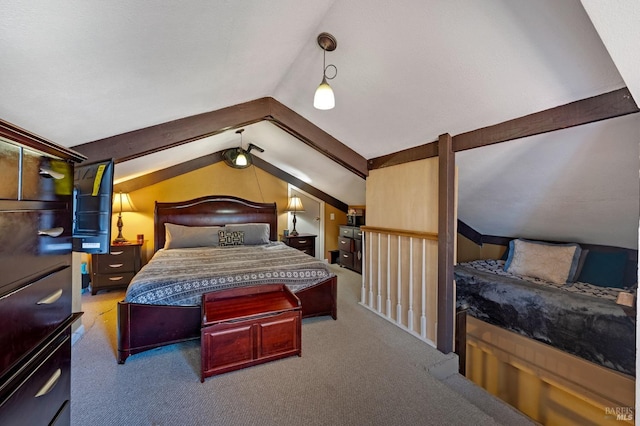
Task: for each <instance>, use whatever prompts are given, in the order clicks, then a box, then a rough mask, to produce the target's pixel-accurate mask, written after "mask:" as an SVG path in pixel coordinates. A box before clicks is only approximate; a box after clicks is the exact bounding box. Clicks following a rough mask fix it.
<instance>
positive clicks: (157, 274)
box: [117, 196, 337, 364]
mask: <svg viewBox="0 0 640 426" xmlns="http://www.w3.org/2000/svg"><path fill="white" fill-rule="evenodd" d="M277 215H278V212H277V209H276V204H275V203H255V202H251V201H248V200H243V199H240V198H236V197H231V196H209V197H201V198H197V199H193V200H188V201H183V202H175V203H162V202H156V206H155V214H154V234H155V235H154V253H155V254H154V256H153V258H152V259H151V260H150V262H149V263H148V264H147V265H145V267H144V268H143V269H142V270H141V271H140V272H139V273H138V274H137V275H136V277H134V279H133V280H132V283H131V284H130V286H129V288H128V289H127V295H126V297H125V300H123V301H121V302H119V303H118V354H117V359H118V363H120V364H123V363H124V362H125V360H126V359H127V358H128V357H129V356H130V355H132V354H136V353H140V352H143V351H146V350H149V349H153V348H157V347H160V346H164V345H169V344H173V343H178V342H182V341H186V340H191V339H197V338H199V337H200V323H201V307H200V306H199V300H200V298H201V294H202V293H203V292H207V291H213V290H214V289H221V288H229V286H241V285H254V284H261V283H266V282H271V283H274V282H278V283H281V282H282V283H285V284H287V286H289V288H291V289H292V290H293V291H294V292H295V294H296V296H297V297H298V298H299V299H300V301H301V303H302V316H303V317H304V318H307V317H313V316H325V315H330V316H331V317H332V318H333V319H337V278H336V276H335V275H334V274H331V273H322V272H320V271H321V269H322V268H321V267H320V265H318V264H322V262H320V261H316V260H314V259H313V258H311V257H310V256H308V255H306V254H304V253H302V252H299V251H298V250H296V249H293V248H291V247H288V246H284V245H283V244H282V243H280V242H277ZM165 224H169V225H167V226H169V227H172V228H171V229H173V230H178V231H180V232H182V231H183V230H185V229H187V230H189V231H192V230H196V229H203V230H205V231H206V230H207V229H208V228H211V230H213V232H216V236H217V235H218V234H217V233H218V230H217V228H213V227H223V228H221V229H224V230H226V233H223V234H220V237H221V238H223V240H221V241H220V244H221V245H228V247H224V248H220V247H213V248H212V247H180V245H179V244H178V248H176V249H173V248H170V249H167V250H165V249H164V247H165V243H167V241H166V235H167V234H166V232H165ZM247 224H248V225H247ZM258 224H268V225H269V226H268V240H269V241H265V243H266V244H261V245H260V246H259V247H258V246H256V247H246V249H247V251H251V254H250V255H246V254H244V253H243V247H241V246H238V245H236V243H237V241H235V242H234V240H233V238H236V237H238V235H239V236H240V238H246V237H247V236H248V234H246V233H242V232H240V233H238V232H236V231H234V230H235V229H240V228H238V227H244V228H242V229H247V228H246V226H250V227H253V228H251V229H254V228H259V225H258ZM253 225H255V226H253ZM186 227H189V228H186ZM232 231H234V232H232ZM250 232H253V231H250ZM175 235H176V234H174V236H175ZM252 235H253V234H252ZM169 236H170V237H171V234H169ZM232 237H233V238H232ZM260 238H262V237H260ZM176 241H178V240H177V239H176V238H174V239H173V240H171V241H170V242H169V244H168V245H171V244H174V243H175V242H176ZM223 243H225V244H223ZM174 245H175V244H174ZM261 250H262V251H261ZM249 257H251V258H253V259H254V260H256V259H257V260H262V265H260V267H258V266H254V268H257V269H255V270H253V272H249V271H245V272H246V273H242V272H238V271H241V270H242V268H244V267H246V265H249V263H248V262H249V259H248V258H249ZM276 258H284V259H285V262H288V263H287V264H286V265H285V267H284V268H285V269H286V272H283V270H282V269H273V270H272V271H271V270H266V269H264V268H262V267H263V266H264V265H266V264H270V263H273V264H274V265H276V264H277V263H278V262H277V261H276ZM211 259H217V260H218V261H219V262H218V266H213V263H214V262H213V261H212V260H211ZM265 259H266V260H265ZM286 259H288V260H286ZM296 259H297V260H296ZM225 261H227V263H235V264H237V265H235V266H236V267H238V268H240V270H238V269H236V270H235V272H232V271H231V270H229V269H228V268H227V266H226V264H225V265H223V263H224V262H225ZM229 261H230V262H229ZM296 261H300V262H301V266H294V265H293V262H296ZM163 262H164V264H166V265H169V266H168V267H170V268H174V269H173V270H174V273H164V275H165V278H166V277H167V276H175V277H179V279H178V280H166V279H165V280H164V281H165V283H164V284H167V285H169V286H172V287H169V290H168V291H167V290H166V289H165V290H160V291H158V290H157V289H153V288H152V287H147V288H146V289H143V290H140V291H139V290H135V289H136V288H138V287H137V286H138V285H140V284H141V283H142V284H143V285H144V283H145V279H147V278H149V279H150V281H152V283H151V284H154V283H153V281H157V282H158V283H160V282H161V281H163V280H162V279H161V275H163V273H162V268H163V267H164V266H163ZM220 262H222V263H220ZM254 263H255V262H254ZM166 265H165V266H166ZM171 265H173V266H171ZM221 265H222V266H221ZM176 268H177V269H176ZM261 268H262V269H261ZM274 268H275V266H274ZM279 268H281V267H279ZM185 271H191V272H192V273H193V274H195V275H193V274H191V272H190V273H189V274H187V273H186V272H185ZM221 271H222V272H221ZM183 273H184V275H185V276H186V275H190V276H191V278H189V279H191V281H185V282H186V284H184V285H183V284H181V281H180V280H182V279H183V276H182V275H183ZM209 273H211V274H212V275H211V276H210V277H208V276H207V274H209ZM216 274H217V275H216ZM294 275H296V276H295V277H294ZM298 275H300V278H299V279H298ZM303 276H304V277H303ZM185 279H187V278H185ZM194 280H195V281H194ZM203 282H206V283H207V285H201V284H202V283H203ZM221 282H222V286H220V284H221ZM194 283H198V284H197V286H198V287H200V289H199V290H198V291H199V292H195V291H194V289H193V287H194V286H195V285H194ZM134 284H135V286H134ZM213 284H216V285H215V286H214V285H213ZM185 287H188V290H189V291H181V293H184V294H180V295H176V294H175V293H177V292H176V291H175V289H176V288H178V289H181V290H184V288H185ZM167 293H170V294H171V297H165V296H166V294H167ZM178 293H180V292H178ZM158 294H160V295H162V297H157V295H158ZM173 296H176V297H173Z"/></svg>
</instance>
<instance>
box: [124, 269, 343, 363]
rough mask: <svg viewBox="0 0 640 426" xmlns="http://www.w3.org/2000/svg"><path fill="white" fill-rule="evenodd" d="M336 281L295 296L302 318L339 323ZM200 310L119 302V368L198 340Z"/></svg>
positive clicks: (303, 291)
mask: <svg viewBox="0 0 640 426" xmlns="http://www.w3.org/2000/svg"><path fill="white" fill-rule="evenodd" d="M337 290H338V278H337V277H335V276H334V277H331V278H330V279H328V280H327V281H324V282H322V283H320V284H318V285H315V286H313V287H310V288H308V289H305V290H301V291H299V292H298V293H296V296H298V298H299V299H300V302H301V304H302V317H303V318H308V317H317V316H325V315H331V317H332V318H333V319H334V320H335V319H338V310H337ZM201 315H202V314H201V308H200V306H159V305H144V304H139V303H126V302H118V364H124V362H125V361H126V359H127V358H128V357H129V356H130V355H133V354H137V353H140V352H144V351H147V350H149V349H154V348H158V347H161V346H166V345H171V344H174V343H180V342H185V341H187V340H194V339H199V338H200V326H201V321H202V317H201Z"/></svg>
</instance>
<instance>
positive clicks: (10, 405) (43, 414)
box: [0, 332, 71, 425]
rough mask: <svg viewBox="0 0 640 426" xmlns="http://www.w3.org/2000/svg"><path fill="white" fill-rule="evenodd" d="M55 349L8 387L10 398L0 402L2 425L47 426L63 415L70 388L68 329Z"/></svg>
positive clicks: (37, 360)
mask: <svg viewBox="0 0 640 426" xmlns="http://www.w3.org/2000/svg"><path fill="white" fill-rule="evenodd" d="M53 349H55V350H54V351H53V352H52V353H49V354H46V355H43V356H41V357H38V358H37V359H35V360H34V361H33V363H34V366H33V370H32V372H31V373H30V374H25V376H26V377H24V376H18V377H17V378H15V379H14V380H13V381H12V382H10V383H9V384H8V385H7V386H6V390H7V391H8V392H7V394H8V395H7V398H6V399H5V400H4V401H0V404H1V405H0V424H2V425H47V424H50V423H51V422H52V421H54V420H57V419H58V418H59V417H60V416H61V414H62V415H64V410H65V407H67V406H68V401H69V397H70V391H71V339H70V336H69V332H66V335H64V336H63V337H62V339H61V341H58V340H56V344H55V346H54V347H53V348H52V350H53ZM61 424H62V423H61Z"/></svg>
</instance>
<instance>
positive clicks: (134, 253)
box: [91, 243, 142, 295]
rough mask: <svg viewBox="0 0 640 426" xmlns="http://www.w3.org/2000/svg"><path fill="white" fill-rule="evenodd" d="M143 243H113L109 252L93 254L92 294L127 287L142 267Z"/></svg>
mask: <svg viewBox="0 0 640 426" xmlns="http://www.w3.org/2000/svg"><path fill="white" fill-rule="evenodd" d="M141 248H142V243H127V244H118V245H112V246H111V247H110V249H109V253H107V254H93V255H91V294H92V295H94V294H96V293H97V292H98V291H100V290H112V289H114V288H125V287H127V286H128V285H129V282H131V279H132V278H133V276H134V275H135V274H137V273H138V271H139V270H140V268H141V263H142V262H141V253H140V250H141Z"/></svg>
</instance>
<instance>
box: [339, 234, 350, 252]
mask: <svg viewBox="0 0 640 426" xmlns="http://www.w3.org/2000/svg"><path fill="white" fill-rule="evenodd" d="M338 248H339V249H340V250H341V251H353V240H352V239H351V238H346V237H342V236H340V237H338Z"/></svg>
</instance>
